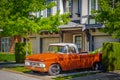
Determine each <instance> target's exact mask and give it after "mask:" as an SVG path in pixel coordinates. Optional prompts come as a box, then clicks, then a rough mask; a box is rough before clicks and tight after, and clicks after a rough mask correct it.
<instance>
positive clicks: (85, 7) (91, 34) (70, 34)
mask: <svg viewBox="0 0 120 80" xmlns="http://www.w3.org/2000/svg"><path fill="white" fill-rule="evenodd" d="M55 1H56V2H57V6H55V7H53V8H52V9H51V10H45V11H43V12H42V14H43V13H44V16H46V17H47V13H50V14H55V13H56V10H60V13H61V14H64V13H66V12H69V13H70V18H71V21H70V22H69V23H68V24H66V25H61V26H59V28H60V32H58V33H55V32H53V33H48V32H47V31H45V32H43V33H41V34H39V35H38V34H37V35H36V37H34V36H32V38H31V42H32V43H34V44H33V53H39V52H45V51H47V46H48V44H50V43H56V42H68V43H75V44H77V46H78V48H79V50H82V51H93V50H95V49H98V48H100V47H102V44H103V43H104V42H109V41H110V42H114V41H115V42H116V41H117V42H119V41H120V40H119V39H114V38H112V37H111V36H110V35H108V34H106V33H103V32H100V31H99V29H100V28H104V25H102V24H99V23H98V22H97V21H96V20H95V19H94V17H92V15H91V11H92V10H93V9H98V8H99V7H98V0H55ZM33 37H34V38H33Z"/></svg>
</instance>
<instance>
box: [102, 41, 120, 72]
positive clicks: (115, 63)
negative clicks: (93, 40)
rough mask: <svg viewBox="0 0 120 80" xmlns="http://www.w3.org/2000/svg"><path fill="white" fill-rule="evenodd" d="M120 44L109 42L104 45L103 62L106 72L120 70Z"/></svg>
mask: <svg viewBox="0 0 120 80" xmlns="http://www.w3.org/2000/svg"><path fill="white" fill-rule="evenodd" d="M119 52H120V43H117V42H109V43H104V45H103V53H102V62H103V70H104V71H113V70H119V69H120V64H119V63H120V59H119V58H120V54H119Z"/></svg>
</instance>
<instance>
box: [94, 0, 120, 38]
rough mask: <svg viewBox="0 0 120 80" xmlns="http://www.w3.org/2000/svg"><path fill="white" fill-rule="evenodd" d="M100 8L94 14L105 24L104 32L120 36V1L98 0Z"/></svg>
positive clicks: (116, 36)
mask: <svg viewBox="0 0 120 80" xmlns="http://www.w3.org/2000/svg"><path fill="white" fill-rule="evenodd" d="M98 3H99V9H98V10H96V11H94V13H93V14H94V16H95V18H96V19H97V21H98V22H99V23H102V24H104V25H105V28H104V29H102V31H103V32H105V33H108V34H111V35H112V36H113V37H114V38H120V1H119V0H98Z"/></svg>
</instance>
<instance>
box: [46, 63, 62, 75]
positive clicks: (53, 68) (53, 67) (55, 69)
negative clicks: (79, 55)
mask: <svg viewBox="0 0 120 80" xmlns="http://www.w3.org/2000/svg"><path fill="white" fill-rule="evenodd" d="M60 72H61V68H60V65H59V64H52V65H51V66H50V68H49V71H48V73H49V74H50V75H57V74H59V73H60Z"/></svg>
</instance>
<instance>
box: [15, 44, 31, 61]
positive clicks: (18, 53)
mask: <svg viewBox="0 0 120 80" xmlns="http://www.w3.org/2000/svg"><path fill="white" fill-rule="evenodd" d="M28 54H29V55H30V54H32V45H31V44H30V43H29V44H28ZM25 56H26V43H22V42H21V43H16V44H15V60H16V63H24V61H25Z"/></svg>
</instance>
